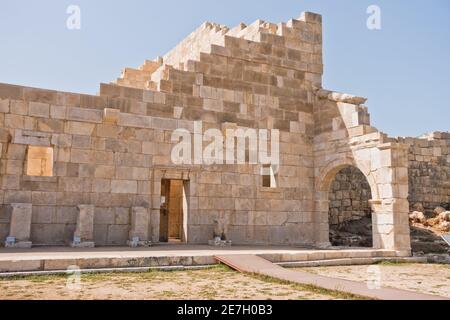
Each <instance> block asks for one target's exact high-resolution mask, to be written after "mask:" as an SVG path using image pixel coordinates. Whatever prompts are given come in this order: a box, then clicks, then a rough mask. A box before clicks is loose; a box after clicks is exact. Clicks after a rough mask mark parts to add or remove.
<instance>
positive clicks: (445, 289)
mask: <svg viewBox="0 0 450 320" xmlns="http://www.w3.org/2000/svg"><path fill="white" fill-rule="evenodd" d="M377 268H378V269H377ZM301 270H302V271H308V272H311V273H314V274H319V275H323V276H328V277H335V278H341V279H346V280H354V281H362V282H367V283H369V284H370V285H374V284H375V283H381V285H382V286H385V287H392V288H399V289H404V290H410V291H416V292H420V293H428V294H433V295H440V296H443V297H450V266H449V265H437V264H380V265H375V266H345V267H319V268H302V269H301ZM378 272H379V273H378ZM376 274H379V275H380V277H379V279H380V281H379V282H378V280H374V275H376Z"/></svg>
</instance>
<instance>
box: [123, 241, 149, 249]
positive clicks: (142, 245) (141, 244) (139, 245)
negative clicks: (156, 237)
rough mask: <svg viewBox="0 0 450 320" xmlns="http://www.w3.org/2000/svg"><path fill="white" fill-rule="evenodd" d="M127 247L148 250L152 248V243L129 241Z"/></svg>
mask: <svg viewBox="0 0 450 320" xmlns="http://www.w3.org/2000/svg"><path fill="white" fill-rule="evenodd" d="M127 245H128V246H129V247H131V248H148V247H151V246H152V242H151V241H130V240H129V241H127Z"/></svg>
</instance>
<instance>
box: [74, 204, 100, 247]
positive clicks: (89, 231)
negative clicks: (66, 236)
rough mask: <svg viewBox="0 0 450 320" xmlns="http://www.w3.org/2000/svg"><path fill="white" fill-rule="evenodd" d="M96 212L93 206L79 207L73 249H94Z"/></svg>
mask: <svg viewBox="0 0 450 320" xmlns="http://www.w3.org/2000/svg"><path fill="white" fill-rule="evenodd" d="M94 212H95V207H94V206H93V205H79V206H78V217H77V226H76V229H75V233H74V239H73V242H72V246H73V247H83V248H86V247H88V248H90V247H94Z"/></svg>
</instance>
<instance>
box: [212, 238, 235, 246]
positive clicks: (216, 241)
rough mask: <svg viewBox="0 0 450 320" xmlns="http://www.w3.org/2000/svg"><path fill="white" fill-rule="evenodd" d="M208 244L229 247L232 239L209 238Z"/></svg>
mask: <svg viewBox="0 0 450 320" xmlns="http://www.w3.org/2000/svg"><path fill="white" fill-rule="evenodd" d="M208 245H209V246H211V247H231V245H232V241H231V240H220V239H214V240H209V241H208Z"/></svg>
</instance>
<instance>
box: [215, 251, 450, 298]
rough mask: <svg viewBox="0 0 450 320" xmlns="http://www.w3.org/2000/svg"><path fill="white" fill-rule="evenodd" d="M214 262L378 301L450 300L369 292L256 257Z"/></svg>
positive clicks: (388, 291)
mask: <svg viewBox="0 0 450 320" xmlns="http://www.w3.org/2000/svg"><path fill="white" fill-rule="evenodd" d="M216 259H217V260H218V261H220V262H222V263H224V264H226V265H228V266H230V267H231V268H233V269H235V270H238V271H240V272H244V273H255V274H260V275H265V276H269V277H272V278H276V279H280V280H285V281H290V282H294V283H299V284H305V285H313V286H317V287H320V288H324V289H328V290H336V291H340V292H346V293H351V294H355V295H358V296H363V297H368V298H372V299H377V300H450V299H447V298H444V297H439V296H432V295H427V294H421V293H415V292H411V291H406V290H399V289H392V288H386V287H383V288H380V289H375V290H371V289H369V288H368V287H367V285H366V284H365V283H362V282H356V281H348V280H343V279H336V278H330V277H324V276H319V275H315V274H312V273H308V272H303V271H292V270H288V269H285V268H282V267H280V266H278V265H275V264H273V263H271V262H270V261H267V260H265V259H263V258H261V257H258V256H255V255H219V256H216Z"/></svg>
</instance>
